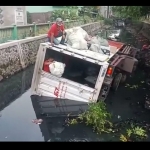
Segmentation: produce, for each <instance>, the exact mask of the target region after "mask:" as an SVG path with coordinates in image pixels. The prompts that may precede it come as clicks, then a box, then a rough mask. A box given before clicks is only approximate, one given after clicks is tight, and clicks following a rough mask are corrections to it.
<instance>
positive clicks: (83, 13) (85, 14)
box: [50, 6, 103, 23]
mask: <svg viewBox="0 0 150 150" xmlns="http://www.w3.org/2000/svg"><path fill="white" fill-rule="evenodd" d="M58 17H61V18H62V19H63V20H64V21H66V20H68V21H69V20H78V19H80V20H84V21H85V23H87V22H93V21H98V20H102V19H103V18H102V17H101V16H100V15H99V13H98V9H97V6H84V7H82V8H81V9H79V8H78V7H77V6H65V8H64V9H63V10H55V11H53V12H52V16H51V18H50V21H52V22H53V21H55V20H56V18H58Z"/></svg>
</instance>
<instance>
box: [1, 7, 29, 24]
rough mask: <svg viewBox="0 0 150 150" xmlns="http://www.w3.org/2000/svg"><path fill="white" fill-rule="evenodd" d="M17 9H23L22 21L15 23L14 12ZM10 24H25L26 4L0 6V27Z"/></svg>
mask: <svg viewBox="0 0 150 150" xmlns="http://www.w3.org/2000/svg"><path fill="white" fill-rule="evenodd" d="M17 9H18V11H19V9H20V10H21V11H23V19H22V20H23V23H16V21H15V20H16V19H15V18H16V17H15V12H16V10H17ZM12 24H17V25H26V24H27V15H26V6H0V27H4V26H11V25H12Z"/></svg>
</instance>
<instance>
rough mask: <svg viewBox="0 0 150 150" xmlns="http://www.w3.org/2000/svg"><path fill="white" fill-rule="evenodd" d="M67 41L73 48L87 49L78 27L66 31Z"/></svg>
mask: <svg viewBox="0 0 150 150" xmlns="http://www.w3.org/2000/svg"><path fill="white" fill-rule="evenodd" d="M67 43H68V44H69V45H70V46H71V47H72V48H74V49H79V50H86V49H88V47H87V41H86V40H85V39H84V37H83V34H82V33H81V32H79V31H78V28H73V29H69V30H68V31H67Z"/></svg>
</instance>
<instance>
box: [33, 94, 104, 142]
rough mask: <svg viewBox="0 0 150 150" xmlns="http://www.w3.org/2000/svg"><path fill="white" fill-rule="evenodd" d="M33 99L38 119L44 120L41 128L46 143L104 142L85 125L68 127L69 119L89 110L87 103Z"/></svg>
mask: <svg viewBox="0 0 150 150" xmlns="http://www.w3.org/2000/svg"><path fill="white" fill-rule="evenodd" d="M31 99H32V104H33V107H34V110H35V113H36V116H37V118H40V119H43V123H42V124H40V125H39V126H40V129H41V132H42V134H43V136H44V140H45V141H70V142H71V141H76V142H78V141H85V142H86V141H103V138H100V137H99V136H98V135H97V134H96V133H94V132H93V131H92V129H91V128H90V127H87V126H85V125H84V124H77V125H70V126H68V125H67V120H68V119H69V118H72V116H77V115H78V114H79V113H81V112H83V111H85V110H86V109H87V106H88V105H87V103H84V102H78V101H73V100H66V99H64V100H59V99H57V100H56V99H52V98H48V97H39V96H32V97H31Z"/></svg>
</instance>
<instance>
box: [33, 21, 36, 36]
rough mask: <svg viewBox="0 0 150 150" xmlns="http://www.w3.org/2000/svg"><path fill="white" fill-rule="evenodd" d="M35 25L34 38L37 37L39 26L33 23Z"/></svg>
mask: <svg viewBox="0 0 150 150" xmlns="http://www.w3.org/2000/svg"><path fill="white" fill-rule="evenodd" d="M33 24H34V36H36V35H37V26H36V23H35V22H33Z"/></svg>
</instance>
